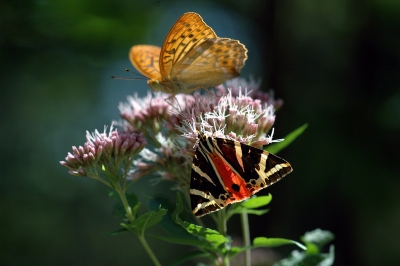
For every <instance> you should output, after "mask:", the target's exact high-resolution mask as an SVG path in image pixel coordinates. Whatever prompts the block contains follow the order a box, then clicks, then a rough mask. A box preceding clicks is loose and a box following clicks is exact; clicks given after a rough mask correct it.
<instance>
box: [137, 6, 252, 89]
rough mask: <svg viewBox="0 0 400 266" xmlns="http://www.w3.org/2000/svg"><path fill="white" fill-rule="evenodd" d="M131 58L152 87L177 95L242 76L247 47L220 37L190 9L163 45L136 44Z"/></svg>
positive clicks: (173, 28)
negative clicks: (241, 71)
mask: <svg viewBox="0 0 400 266" xmlns="http://www.w3.org/2000/svg"><path fill="white" fill-rule="evenodd" d="M129 59H130V60H131V62H132V64H133V65H134V66H135V68H136V69H137V70H138V71H139V72H140V73H142V74H143V75H145V76H146V77H148V78H149V79H150V80H148V81H147V84H149V86H150V88H151V89H152V90H153V91H162V92H166V93H171V94H173V95H175V94H178V93H191V92H193V91H194V90H197V89H201V88H204V89H207V88H210V87H215V86H217V85H219V84H222V83H224V82H225V81H226V80H227V79H231V78H234V77H237V76H239V74H240V70H241V69H242V67H243V66H244V62H245V61H246V59H247V49H246V47H245V46H244V45H243V44H241V43H240V42H239V41H237V40H232V39H229V38H219V37H217V35H216V34H215V32H214V31H213V30H212V29H211V28H210V27H209V26H208V25H207V24H206V23H205V22H204V21H203V19H202V18H201V17H200V15H199V14H197V13H193V12H189V13H185V14H183V15H182V16H181V17H180V18H179V19H178V21H177V22H176V23H175V24H174V26H172V28H171V29H170V30H169V32H168V35H167V37H166V38H165V40H164V43H163V46H162V47H161V48H160V47H158V46H154V45H135V46H133V47H132V48H131V50H130V52H129ZM160 59H161V60H160Z"/></svg>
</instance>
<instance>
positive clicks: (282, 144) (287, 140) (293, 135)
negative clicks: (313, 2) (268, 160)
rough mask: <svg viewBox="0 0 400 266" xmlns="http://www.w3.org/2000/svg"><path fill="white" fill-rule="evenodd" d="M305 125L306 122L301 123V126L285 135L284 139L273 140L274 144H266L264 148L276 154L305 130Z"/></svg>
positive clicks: (306, 125)
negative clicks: (279, 140)
mask: <svg viewBox="0 0 400 266" xmlns="http://www.w3.org/2000/svg"><path fill="white" fill-rule="evenodd" d="M307 127H308V124H304V125H302V126H301V127H299V128H297V129H295V130H294V131H292V132H291V133H289V134H288V135H286V136H285V138H284V139H285V140H284V141H281V142H275V143H274V144H271V145H268V146H267V148H266V150H267V151H268V152H270V153H272V154H277V153H278V152H280V151H281V150H283V149H284V148H286V147H287V146H288V145H289V144H290V143H292V142H293V141H294V140H295V139H296V138H297V137H298V136H300V135H301V134H303V132H304V130H306V128H307Z"/></svg>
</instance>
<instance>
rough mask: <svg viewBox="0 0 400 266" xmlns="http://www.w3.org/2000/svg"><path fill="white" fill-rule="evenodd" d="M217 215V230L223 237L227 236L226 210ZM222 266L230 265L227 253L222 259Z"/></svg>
mask: <svg viewBox="0 0 400 266" xmlns="http://www.w3.org/2000/svg"><path fill="white" fill-rule="evenodd" d="M217 214H218V215H217V216H218V222H217V230H218V232H220V233H221V234H223V235H224V236H227V234H228V228H227V216H226V209H222V210H220V211H218V212H217ZM223 265H224V266H229V265H230V262H229V256H228V252H226V254H225V256H224V257H223Z"/></svg>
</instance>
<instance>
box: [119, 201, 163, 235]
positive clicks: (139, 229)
mask: <svg viewBox="0 0 400 266" xmlns="http://www.w3.org/2000/svg"><path fill="white" fill-rule="evenodd" d="M166 214H167V210H166V209H162V208H161V206H160V207H159V208H158V210H156V211H150V212H147V213H145V214H142V215H141V216H139V217H137V218H136V219H135V220H134V221H133V222H131V223H130V224H121V225H122V226H123V227H125V228H127V229H128V230H130V231H132V232H134V233H136V234H138V235H143V234H144V232H145V231H146V230H147V229H149V228H150V227H152V226H154V225H156V224H157V223H159V222H160V221H161V220H162V218H163V217H164V215H166Z"/></svg>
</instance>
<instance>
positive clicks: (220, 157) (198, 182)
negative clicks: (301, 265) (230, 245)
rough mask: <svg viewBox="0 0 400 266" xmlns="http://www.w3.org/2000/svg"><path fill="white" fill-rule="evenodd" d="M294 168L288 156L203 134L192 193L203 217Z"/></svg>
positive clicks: (196, 213) (196, 158)
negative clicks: (283, 157)
mask: <svg viewBox="0 0 400 266" xmlns="http://www.w3.org/2000/svg"><path fill="white" fill-rule="evenodd" d="M291 171H292V167H291V166H290V164H289V163H288V162H286V161H285V160H284V159H281V158H279V157H278V156H275V155H273V154H270V153H268V152H267V151H263V150H260V149H257V148H254V147H251V146H248V145H245V144H241V143H239V142H237V141H233V140H227V139H222V138H206V137H203V138H200V144H199V148H198V149H197V151H196V153H195V156H194V158H193V165H192V175H191V183H190V194H191V195H190V197H191V206H192V210H193V213H194V214H195V215H196V216H197V217H201V216H203V215H205V214H207V213H210V212H214V211H218V210H220V209H222V208H224V207H226V206H227V205H228V204H232V203H235V202H239V201H243V200H245V199H247V198H249V197H250V196H251V195H253V194H255V193H256V192H257V191H259V190H261V189H263V188H265V187H267V186H269V185H272V184H273V183H275V182H277V181H279V180H280V179H281V178H283V177H284V176H285V175H287V174H288V173H290V172H291Z"/></svg>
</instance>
